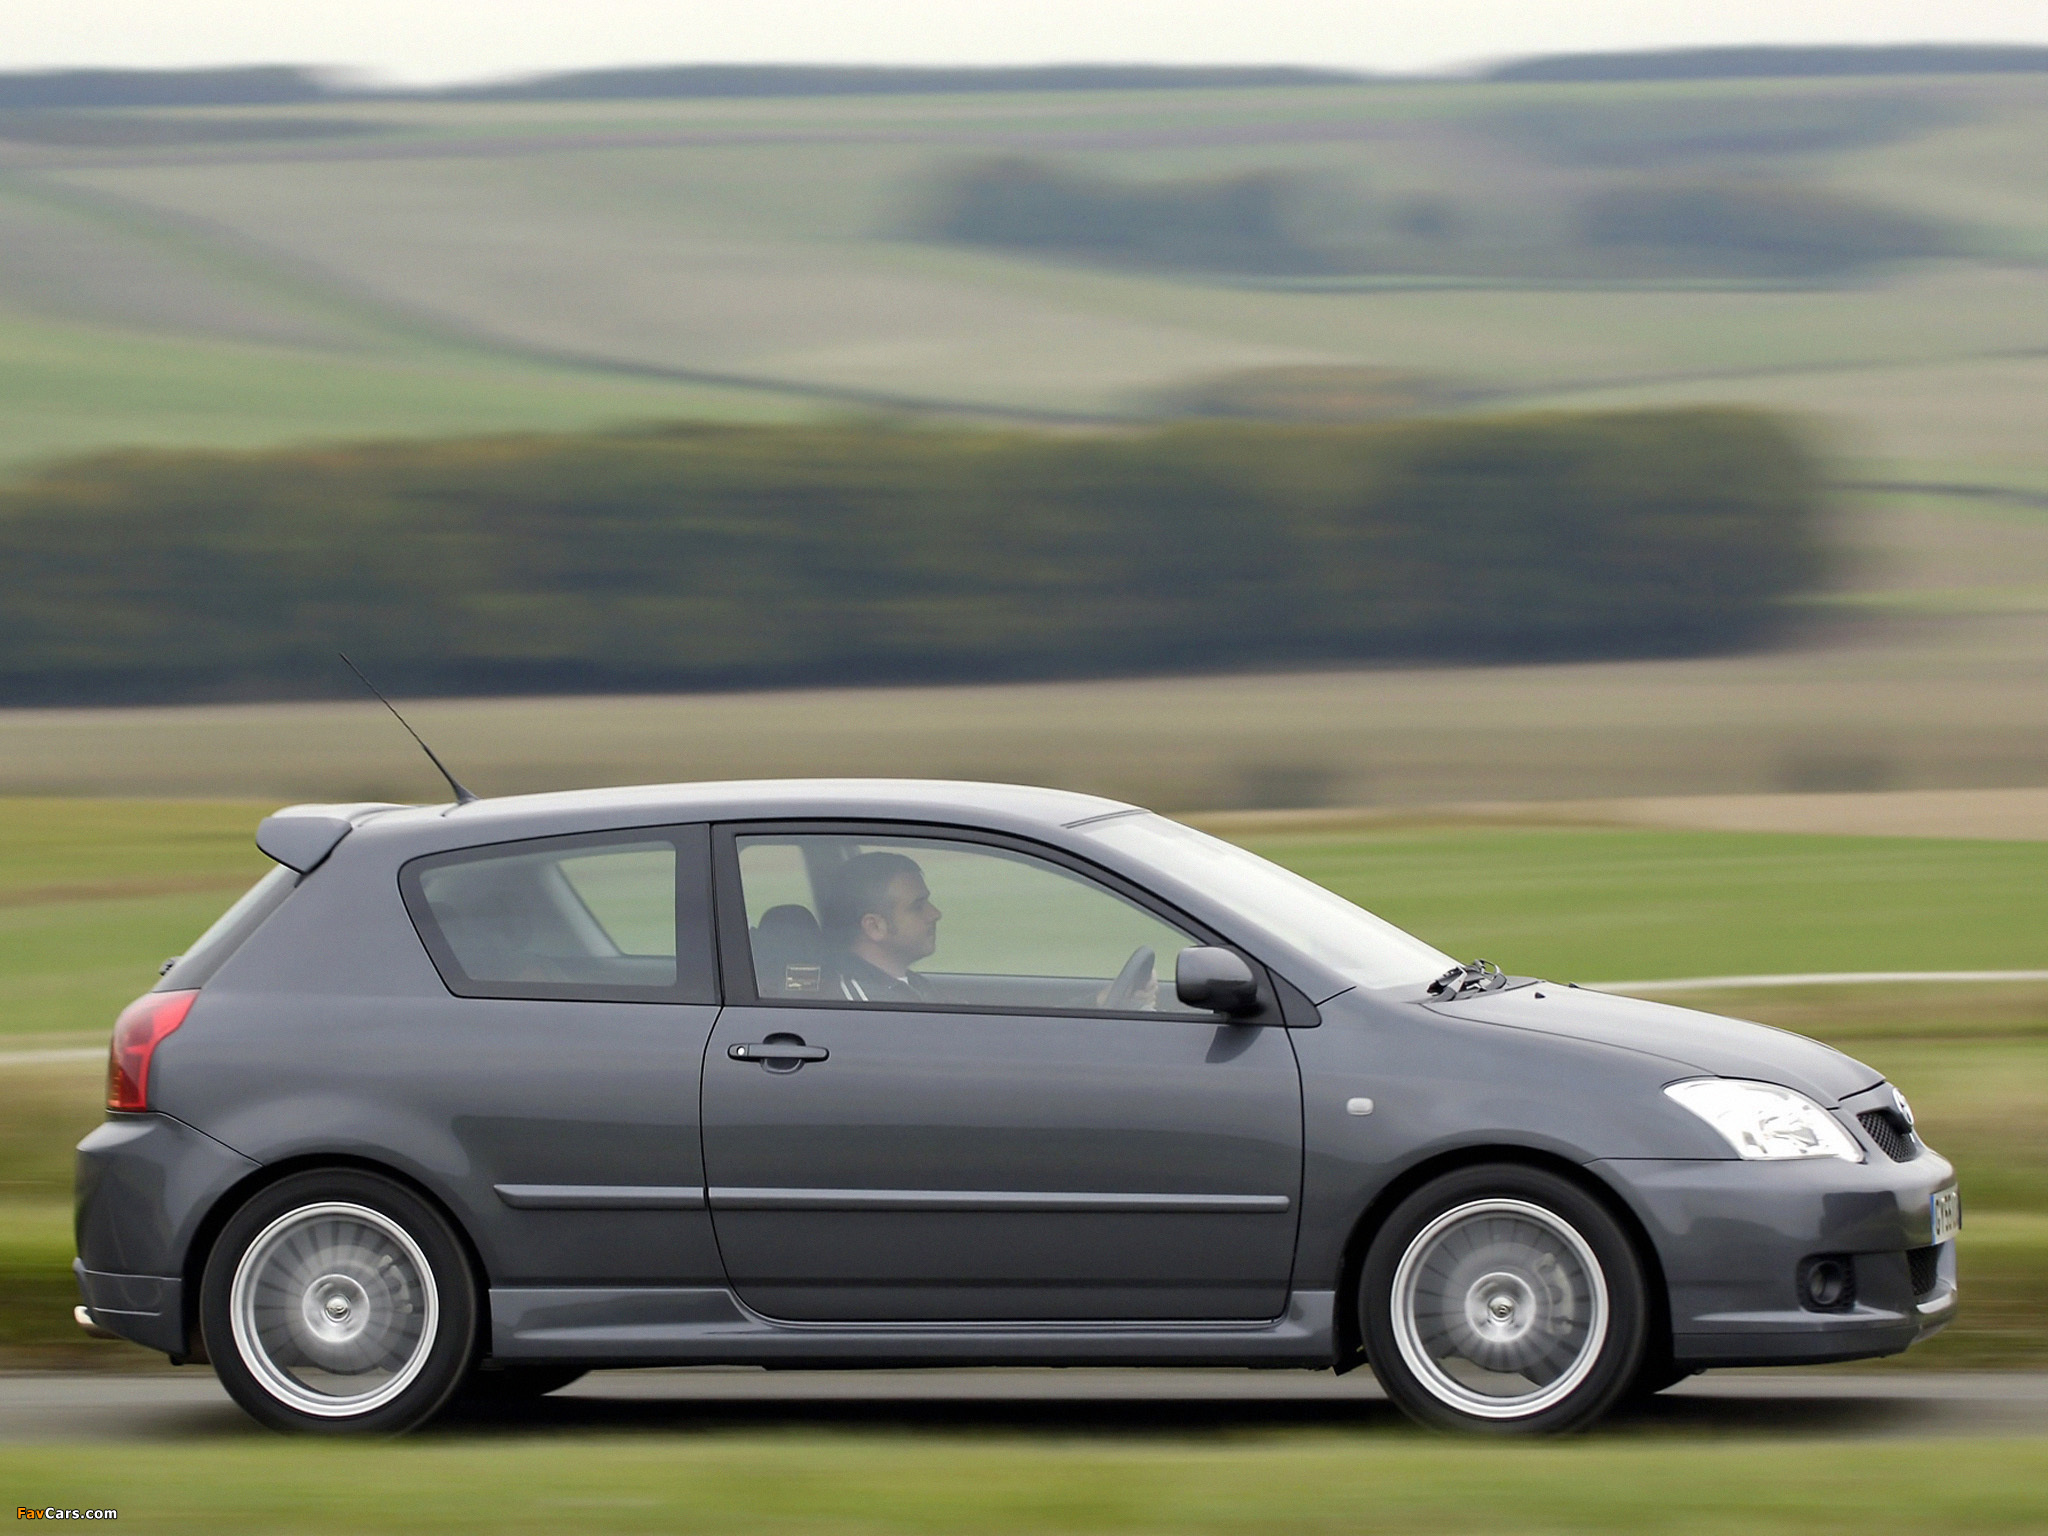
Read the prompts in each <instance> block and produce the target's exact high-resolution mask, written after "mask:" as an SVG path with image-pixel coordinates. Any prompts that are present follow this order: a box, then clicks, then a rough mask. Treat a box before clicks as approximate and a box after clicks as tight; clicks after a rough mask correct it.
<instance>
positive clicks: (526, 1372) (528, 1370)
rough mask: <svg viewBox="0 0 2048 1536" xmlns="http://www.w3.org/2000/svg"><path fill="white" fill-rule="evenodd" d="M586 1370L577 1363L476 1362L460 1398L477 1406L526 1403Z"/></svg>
mask: <svg viewBox="0 0 2048 1536" xmlns="http://www.w3.org/2000/svg"><path fill="white" fill-rule="evenodd" d="M589 1374H590V1372H589V1371H588V1370H587V1369H586V1368H585V1367H583V1366H580V1365H480V1366H478V1367H477V1368H476V1369H475V1370H474V1371H472V1372H470V1374H469V1377H468V1379H467V1380H465V1381H464V1382H463V1383H462V1400H463V1401H464V1402H466V1403H470V1404H474V1405H476V1406H478V1407H484V1406H489V1405H494V1404H498V1403H530V1402H533V1401H534V1400H535V1399H536V1398H542V1397H546V1396H547V1395H548V1394H549V1393H550V1392H554V1391H558V1390H560V1389H561V1388H563V1387H566V1386H568V1385H569V1383H570V1382H572V1381H581V1380H582V1379H583V1378H584V1377H585V1376H588V1375H589Z"/></svg>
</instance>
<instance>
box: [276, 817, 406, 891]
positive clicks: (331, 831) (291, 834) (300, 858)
mask: <svg viewBox="0 0 2048 1536" xmlns="http://www.w3.org/2000/svg"><path fill="white" fill-rule="evenodd" d="M397 809H398V807H397V806H395V805H392V804H390V803H388V802H378V801H364V802H362V803H360V804H356V805H288V806H286V807H285V808H284V809H283V810H281V811H279V812H278V813H277V814H276V815H274V816H266V817H264V818H263V820H262V822H261V823H260V824H259V825H258V826H257V828H256V846H257V847H258V848H260V849H262V850H263V851H264V852H265V853H267V854H269V855H270V857H272V858H273V859H275V860H277V862H278V863H280V864H282V865H283V866H284V867H285V868H286V869H289V870H294V871H296V872H297V873H299V874H302V875H310V874H311V873H312V872H313V871H314V870H316V869H318V868H319V867H320V865H321V864H322V863H324V862H325V861H326V858H327V856H328V855H329V854H330V853H332V852H334V850H335V848H336V847H338V846H339V845H340V843H341V840H342V839H343V838H344V837H347V836H348V835H349V833H351V832H353V831H354V830H355V826H356V822H357V821H358V820H360V819H361V818H363V817H364V816H367V815H373V814H375V813H376V812H378V811H391V810H397Z"/></svg>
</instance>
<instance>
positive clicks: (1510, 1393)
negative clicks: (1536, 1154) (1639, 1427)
mask: <svg viewBox="0 0 2048 1536" xmlns="http://www.w3.org/2000/svg"><path fill="white" fill-rule="evenodd" d="M1358 1294H1359V1306H1360V1318H1359V1321H1360V1325H1361V1328H1362V1331H1363V1334H1364V1338H1365V1348H1366V1358H1367V1360H1368V1361H1369V1362H1370V1363H1371V1365H1372V1369H1373V1374H1374V1375H1376V1376H1377V1377H1378V1378H1379V1381H1380V1385H1381V1386H1383V1387H1384V1388H1385V1389H1386V1392H1387V1395H1388V1396H1389V1397H1391V1398H1392V1399H1393V1400H1394V1402H1395V1404H1396V1405H1397V1406H1398V1407H1400V1408H1401V1409H1402V1410H1403V1411H1404V1412H1406V1413H1407V1414H1408V1415H1409V1416H1410V1417H1412V1418H1415V1419H1417V1420H1419V1421H1421V1422H1422V1423H1424V1424H1429V1425H1433V1426H1435V1427H1438V1428H1447V1429H1467V1430H1480V1431H1489V1432H1494V1433H1524V1434H1528V1433H1556V1432H1558V1431H1563V1430H1570V1429H1579V1428H1583V1427H1584V1426H1586V1425H1587V1424H1590V1423H1592V1422H1593V1421H1594V1420H1595V1419H1597V1418H1599V1417H1600V1415H1602V1414H1604V1413H1605V1412H1607V1410H1608V1409H1609V1408H1611V1407H1613V1406H1614V1404H1615V1403H1616V1402H1617V1401H1618V1400H1619V1399H1620V1398H1621V1396H1622V1395H1623V1394H1624V1393H1625V1392H1626V1391H1627V1390H1628V1388H1629V1386H1630V1384H1631V1383H1632V1382H1634V1381H1635V1380H1636V1378H1637V1373H1638V1370H1639V1367H1640V1364H1641V1361H1642V1356H1643V1349H1644V1341H1645V1335H1646V1333H1647V1326H1646V1320H1647V1317H1648V1311H1649V1309H1648V1307H1647V1305H1646V1302H1647V1296H1646V1293H1645V1290H1644V1282H1643V1274H1642V1266H1641V1264H1640V1263H1639V1262H1638V1260H1637V1258H1636V1255H1635V1250H1634V1248H1633V1247H1632V1246H1631V1244H1630V1243H1629V1240H1628V1236H1627V1234H1626V1233H1625V1232H1623V1231H1622V1229H1621V1226H1620V1224H1619V1223H1618V1222H1617V1221H1616V1220H1615V1219H1614V1217H1613V1216H1612V1215H1610V1214H1609V1213H1608V1211H1607V1209H1606V1207H1605V1206H1603V1205H1602V1204H1601V1203H1600V1202H1599V1201H1598V1200H1596V1199H1595V1198H1593V1196H1592V1195H1590V1194H1589V1193H1587V1192H1586V1191H1585V1190H1583V1189H1581V1188H1580V1187H1579V1186H1578V1185H1576V1184H1574V1183H1572V1182H1571V1181H1569V1180H1567V1179H1564V1178H1561V1177H1559V1176H1557V1175H1556V1174H1552V1173H1548V1172H1545V1171H1543V1170H1541V1169H1537V1168H1529V1167H1523V1166H1519V1165H1516V1164H1491V1165H1485V1166H1479V1167H1472V1168H1463V1169H1459V1170H1457V1171H1456V1172H1453V1173H1449V1174H1446V1175H1444V1176H1443V1177H1441V1178H1438V1179H1435V1180H1433V1181H1431V1182H1430V1183H1429V1184H1427V1185H1425V1186H1423V1187H1422V1188H1421V1189H1419V1190H1417V1191H1416V1192H1415V1193H1414V1194H1412V1195H1410V1196H1409V1197H1408V1198H1407V1199H1405V1200H1403V1201H1402V1202H1401V1204H1400V1205H1399V1206H1397V1207H1396V1208H1395V1209H1394V1211H1393V1212H1392V1214H1391V1215H1390V1216H1389V1217H1388V1218H1387V1220H1386V1221H1385V1222H1384V1223H1383V1224H1382V1225H1381V1227H1380V1230H1379V1232H1378V1234H1377V1235H1376V1236H1375V1238H1374V1240H1373V1243H1372V1246H1371V1248H1370V1249H1369V1250H1368V1251H1367V1254H1366V1260H1365V1267H1364V1271H1363V1274H1362V1276H1361V1278H1360V1284H1359V1293H1358Z"/></svg>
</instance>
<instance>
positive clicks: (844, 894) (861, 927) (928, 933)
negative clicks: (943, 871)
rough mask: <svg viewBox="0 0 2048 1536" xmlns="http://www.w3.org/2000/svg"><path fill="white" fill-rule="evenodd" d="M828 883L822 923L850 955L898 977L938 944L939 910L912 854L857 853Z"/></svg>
mask: <svg viewBox="0 0 2048 1536" xmlns="http://www.w3.org/2000/svg"><path fill="white" fill-rule="evenodd" d="M832 884H833V890H832V898H831V900H829V901H828V902H827V903H826V907H827V911H826V913H825V918H826V922H825V926H826V928H827V929H828V930H830V931H831V932H832V933H833V934H834V936H835V937H837V938H838V939H839V941H840V942H841V943H843V944H845V945H846V946H847V947H848V948H849V949H851V950H852V951H853V952H854V953H855V954H857V955H860V956H862V957H863V958H864V959H866V960H868V961H870V962H871V963H873V964H875V965H879V966H880V967H882V969H883V970H885V971H888V972H890V973H891V974H892V975H897V976H900V975H902V974H903V973H904V972H906V971H907V970H909V968H910V966H911V965H912V963H914V962H915V961H918V960H922V959H924V958H925V956H927V955H929V954H930V953H931V952H932V951H933V950H935V949H937V948H938V947H939V917H940V912H939V909H938V908H937V907H935V906H933V905H932V893H931V891H930V889H929V888H928V887H927V886H926V885H925V883H924V871H923V870H921V869H919V868H918V867H917V861H916V860H915V859H910V858H906V857H904V855H902V854H900V853H862V854H856V855H855V856H854V857H852V858H850V859H848V860H847V861H846V862H845V863H844V864H843V865H841V866H840V867H839V870H838V872H837V874H836V876H835V877H834V879H833V882H832Z"/></svg>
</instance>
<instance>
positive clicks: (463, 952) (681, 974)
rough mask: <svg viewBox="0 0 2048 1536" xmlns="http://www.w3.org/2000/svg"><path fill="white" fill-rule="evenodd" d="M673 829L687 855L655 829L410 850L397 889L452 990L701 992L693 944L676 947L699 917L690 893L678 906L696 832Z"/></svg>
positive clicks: (701, 907)
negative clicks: (416, 854)
mask: <svg viewBox="0 0 2048 1536" xmlns="http://www.w3.org/2000/svg"><path fill="white" fill-rule="evenodd" d="M684 830H685V831H688V830H695V831H696V832H698V834H699V837H698V838H697V839H696V844H697V851H698V852H699V853H700V857H699V858H696V859H691V858H689V857H688V854H689V852H690V851H691V848H690V844H689V842H688V841H687V840H686V841H685V842H684V843H683V844H682V845H681V846H680V847H679V843H678V840H677V839H675V838H672V837H669V836H665V835H663V834H660V833H634V834H624V835H621V834H606V835H602V836H597V837H560V838H541V839H535V840H532V841H528V842H519V843H503V844H498V845H496V846H493V847H487V848H469V849H463V850H462V851H460V852H457V853H447V854H436V855H433V856H430V857H428V858H424V859H415V860H414V861H413V862H412V863H410V864H408V865H407V866H406V867H405V869H404V870H403V871H402V872H401V874H400V888H401V890H402V891H403V893H404V896H405V901H406V906H407V908H408V909H409V910H410V912H411V913H412V918H413V923H414V925H415V926H416V927H417V928H418V929H419V931H420V937H421V939H422V940H423V941H425V943H426V946H427V950H428V952H429V954H431V955H432V956H433V960H434V964H435V965H436V967H437V968H438V969H439V970H440V972H441V978H442V980H443V981H445V982H446V983H447V984H448V989H449V990H450V991H451V992H454V993H456V994H457V995H459V996H466V997H530V998H586V999H592V1000H599V1001H607V1000H630V999H635V998H640V999H648V1000H656V999H668V1000H703V1001H709V1000H710V998H709V997H708V996H703V997H699V996H698V994H700V993H703V992H704V989H705V985H706V983H707V981H708V972H709V959H708V955H707V956H705V958H704V959H703V960H702V961H697V960H696V956H695V951H697V950H700V949H703V948H704V947H705V945H704V943H703V942H702V941H701V940H700V941H699V942H697V943H689V942H687V941H686V943H685V945H684V946H683V952H682V954H681V956H680V957H679V954H678V946H677V935H678V932H679V930H681V931H683V932H685V933H687V932H688V931H689V930H690V929H691V928H692V927H693V926H696V927H700V928H701V927H704V926H707V925H706V922H705V919H706V917H707V915H708V914H707V913H706V911H705V904H704V903H703V901H702V900H698V901H694V902H693V901H689V900H687V899H686V900H684V901H683V902H682V903H681V906H682V907H683V908H684V909H686V910H685V911H683V912H681V913H679V902H678V893H679V892H682V893H688V892H689V890H690V879H689V874H690V873H691V871H692V867H693V866H694V868H695V872H696V873H698V874H700V875H701V872H702V859H701V852H702V843H703V838H702V831H703V829H701V828H698V829H684ZM699 883H700V884H701V883H702V882H701V880H700V881H699ZM691 908H694V909H695V910H694V912H692V911H689V910H687V909H691ZM679 916H680V917H682V918H683V919H684V920H683V921H681V922H679V921H678V919H679ZM683 994H688V996H687V997H685V996H684V995H683Z"/></svg>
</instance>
